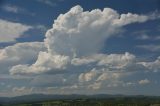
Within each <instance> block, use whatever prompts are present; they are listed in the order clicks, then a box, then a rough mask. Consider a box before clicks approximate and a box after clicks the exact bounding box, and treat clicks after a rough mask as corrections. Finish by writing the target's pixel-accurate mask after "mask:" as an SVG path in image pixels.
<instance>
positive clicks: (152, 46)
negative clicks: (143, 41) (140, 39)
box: [136, 44, 160, 52]
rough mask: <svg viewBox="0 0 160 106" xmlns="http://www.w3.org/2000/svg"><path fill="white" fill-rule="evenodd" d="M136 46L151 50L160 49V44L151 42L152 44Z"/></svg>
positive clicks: (156, 50) (157, 50)
mask: <svg viewBox="0 0 160 106" xmlns="http://www.w3.org/2000/svg"><path fill="white" fill-rule="evenodd" d="M136 47H137V48H142V49H145V50H149V51H151V52H159V51H160V45H154V44H150V45H138V46H136Z"/></svg>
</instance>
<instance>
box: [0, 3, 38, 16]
mask: <svg viewBox="0 0 160 106" xmlns="http://www.w3.org/2000/svg"><path fill="white" fill-rule="evenodd" d="M1 9H2V10H4V11H6V12H10V13H15V14H26V15H31V16H34V15H35V14H34V13H31V12H29V11H28V10H26V9H24V8H21V7H18V6H16V5H11V4H6V5H3V6H2V7H1Z"/></svg>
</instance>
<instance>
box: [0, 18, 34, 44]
mask: <svg viewBox="0 0 160 106" xmlns="http://www.w3.org/2000/svg"><path fill="white" fill-rule="evenodd" d="M31 28H32V26H29V25H25V24H22V23H16V22H10V21H6V20H2V19H0V32H1V33H0V42H13V41H16V38H19V37H20V36H22V35H23V34H24V33H25V32H26V31H28V30H29V29H31Z"/></svg>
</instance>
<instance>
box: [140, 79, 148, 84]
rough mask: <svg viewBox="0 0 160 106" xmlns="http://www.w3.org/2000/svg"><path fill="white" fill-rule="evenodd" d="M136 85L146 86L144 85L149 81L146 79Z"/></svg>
mask: <svg viewBox="0 0 160 106" xmlns="http://www.w3.org/2000/svg"><path fill="white" fill-rule="evenodd" d="M138 83H139V84H140V85H146V84H149V83H150V81H149V80H148V79H144V80H140V81H139V82H138Z"/></svg>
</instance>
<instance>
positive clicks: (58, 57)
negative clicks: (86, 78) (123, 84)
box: [10, 6, 153, 74]
mask: <svg viewBox="0 0 160 106" xmlns="http://www.w3.org/2000/svg"><path fill="white" fill-rule="evenodd" d="M150 19H153V18H152V17H149V16H147V15H138V14H132V13H127V14H119V13H118V12H117V11H115V10H113V9H111V8H104V9H103V10H100V9H94V10H92V11H83V8H82V7H80V6H75V7H73V8H71V9H70V10H69V11H68V12H67V13H65V14H61V15H59V16H58V18H57V19H56V20H54V24H53V28H51V29H49V30H48V31H47V33H46V38H45V40H44V43H45V46H46V48H47V51H45V52H40V53H39V56H38V59H37V61H36V62H35V63H34V64H32V65H31V66H30V65H23V64H22V65H17V66H13V67H12V68H11V70H10V73H12V74H27V73H44V72H48V71H55V70H65V69H67V68H70V67H72V66H74V67H75V66H76V65H79V64H84V65H86V63H88V64H90V63H92V62H97V64H98V65H104V66H105V67H106V66H108V65H109V64H111V65H110V66H114V65H112V64H115V66H117V67H114V68H118V67H122V68H123V67H124V66H125V65H126V64H128V63H130V64H131V63H132V58H134V56H131V55H130V54H129V53H128V54H122V55H124V57H123V56H122V57H121V56H120V57H117V55H119V54H117V55H116V54H115V55H112V56H109V57H108V55H106V58H107V59H108V58H109V59H111V61H106V60H105V59H101V60H94V59H90V60H88V59H87V60H85V59H83V60H82V58H83V57H88V56H91V55H94V54H99V53H100V50H101V49H102V48H103V45H104V42H105V41H106V40H107V39H108V38H109V37H111V36H116V33H118V32H119V31H120V30H121V28H123V26H125V25H128V24H131V23H136V22H137V23H141V22H145V21H147V20H150ZM125 56H128V58H129V56H131V59H128V60H125ZM104 57H105V55H104ZM114 58H118V60H112V59H114ZM76 59H77V60H76ZM124 61H125V62H124ZM85 62H86V63H85ZM124 63H126V64H124ZM133 63H134V62H133ZM130 64H129V65H130ZM93 67H95V66H93ZM109 68H110V69H112V68H113V67H112V68H111V67H109Z"/></svg>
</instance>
